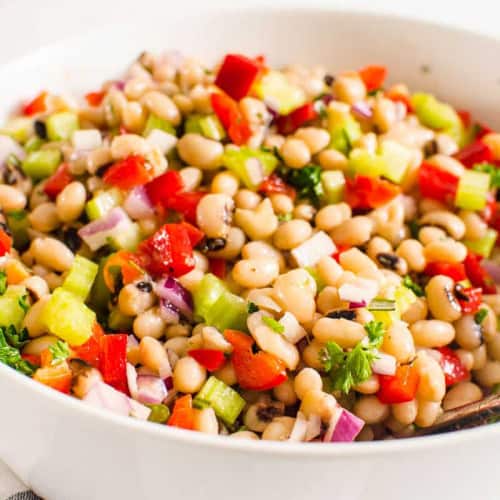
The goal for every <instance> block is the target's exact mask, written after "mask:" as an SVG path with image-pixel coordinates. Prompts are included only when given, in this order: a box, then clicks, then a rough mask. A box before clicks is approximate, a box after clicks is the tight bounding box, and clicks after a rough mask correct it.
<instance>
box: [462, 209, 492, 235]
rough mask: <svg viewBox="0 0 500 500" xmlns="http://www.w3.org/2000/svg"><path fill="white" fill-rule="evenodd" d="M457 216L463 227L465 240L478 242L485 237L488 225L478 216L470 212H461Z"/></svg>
mask: <svg viewBox="0 0 500 500" xmlns="http://www.w3.org/2000/svg"><path fill="white" fill-rule="evenodd" d="M458 215H459V217H460V218H461V219H462V221H463V223H464V225H465V233H464V238H465V239H467V240H480V239H481V238H483V237H484V236H485V235H486V231H487V230H488V224H486V222H485V221H484V219H483V218H482V217H480V216H479V214H477V213H476V212H472V211H471V210H461V211H460V212H459V214H458Z"/></svg>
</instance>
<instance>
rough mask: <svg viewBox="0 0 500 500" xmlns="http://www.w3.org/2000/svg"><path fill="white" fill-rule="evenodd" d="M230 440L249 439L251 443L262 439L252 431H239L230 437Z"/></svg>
mask: <svg viewBox="0 0 500 500" xmlns="http://www.w3.org/2000/svg"><path fill="white" fill-rule="evenodd" d="M229 437H230V438H234V439H247V440H250V441H259V440H260V438H259V436H258V435H257V434H255V432H252V431H238V432H234V433H233V434H230V435H229Z"/></svg>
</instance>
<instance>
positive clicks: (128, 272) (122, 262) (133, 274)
mask: <svg viewBox="0 0 500 500" xmlns="http://www.w3.org/2000/svg"><path fill="white" fill-rule="evenodd" d="M113 267H119V268H120V273H121V277H122V281H123V284H124V285H128V284H129V283H132V282H133V281H135V280H137V279H138V278H140V277H141V276H142V275H143V274H145V272H144V270H143V269H141V267H140V259H139V258H138V257H137V256H136V255H135V254H133V253H132V252H127V251H126V250H120V251H119V252H116V253H114V254H111V255H110V256H109V257H108V259H107V260H106V264H105V265H104V269H103V278H104V283H105V284H106V286H107V287H108V289H109V290H111V291H112V292H114V291H115V278H114V275H113V272H112V268H113Z"/></svg>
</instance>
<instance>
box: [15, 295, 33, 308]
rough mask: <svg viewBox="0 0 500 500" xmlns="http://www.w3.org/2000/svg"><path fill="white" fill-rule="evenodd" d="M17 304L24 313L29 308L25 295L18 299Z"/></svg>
mask: <svg viewBox="0 0 500 500" xmlns="http://www.w3.org/2000/svg"><path fill="white" fill-rule="evenodd" d="M17 302H18V304H19V307H20V308H21V309H22V310H23V311H24V312H26V311H27V310H28V309H29V308H30V305H29V303H28V296H27V295H22V296H21V297H19V300H18V301H17Z"/></svg>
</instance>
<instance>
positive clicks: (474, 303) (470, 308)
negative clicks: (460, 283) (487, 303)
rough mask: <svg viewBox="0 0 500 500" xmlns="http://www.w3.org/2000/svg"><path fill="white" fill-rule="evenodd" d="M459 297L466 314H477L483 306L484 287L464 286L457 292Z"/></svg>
mask: <svg viewBox="0 0 500 500" xmlns="http://www.w3.org/2000/svg"><path fill="white" fill-rule="evenodd" d="M457 299H458V303H459V304H460V307H461V308H462V312H463V313H464V314H475V313H477V311H479V308H480V307H481V303H482V301H483V290H482V288H473V287H469V288H462V289H461V290H460V292H459V293H457Z"/></svg>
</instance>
